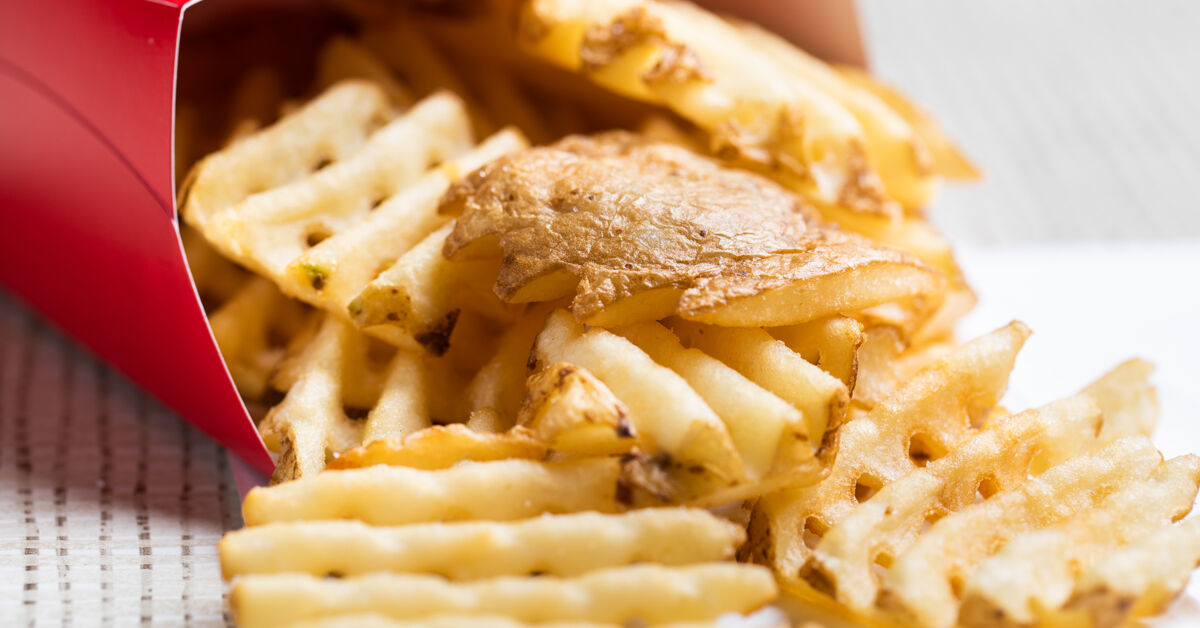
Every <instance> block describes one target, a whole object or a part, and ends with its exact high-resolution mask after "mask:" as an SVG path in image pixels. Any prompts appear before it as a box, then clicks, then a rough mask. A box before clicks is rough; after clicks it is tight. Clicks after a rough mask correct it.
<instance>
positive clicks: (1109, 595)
mask: <svg viewBox="0 0 1200 628" xmlns="http://www.w3.org/2000/svg"><path fill="white" fill-rule="evenodd" d="M1198 564H1200V517H1192V518H1190V519H1187V520H1185V521H1183V522H1182V523H1178V524H1175V525H1173V526H1166V527H1163V528H1161V529H1159V530H1158V531H1156V532H1154V533H1152V534H1148V535H1146V536H1145V537H1143V538H1141V539H1138V540H1137V541H1134V542H1133V543H1130V544H1129V545H1126V546H1125V547H1123V548H1121V549H1118V550H1115V551H1113V552H1111V553H1109V554H1106V555H1105V556H1103V557H1101V558H1100V559H1099V560H1097V561H1096V563H1095V564H1094V565H1092V567H1091V568H1090V569H1089V570H1088V571H1087V572H1086V573H1085V574H1083V576H1082V577H1081V578H1080V579H1079V581H1078V583H1077V584H1076V585H1075V590H1074V592H1073V593H1072V595H1071V599H1070V601H1069V602H1068V603H1067V604H1066V607H1065V609H1064V610H1065V612H1064V613H1063V615H1065V617H1064V619H1065V620H1067V621H1070V620H1073V619H1079V618H1084V619H1091V620H1092V621H1093V622H1094V623H1095V625H1097V626H1121V625H1124V624H1125V622H1126V621H1128V620H1130V619H1133V618H1137V617H1146V616H1149V615H1153V614H1155V613H1158V612H1160V611H1161V610H1162V609H1163V608H1164V607H1165V606H1166V604H1167V602H1169V601H1170V600H1171V599H1172V598H1174V597H1175V596H1176V595H1178V594H1179V592H1180V591H1181V590H1183V587H1184V586H1185V585H1187V581H1188V577H1189V576H1190V575H1191V573H1192V572H1193V571H1195V569H1196V566H1197V565H1198Z"/></svg>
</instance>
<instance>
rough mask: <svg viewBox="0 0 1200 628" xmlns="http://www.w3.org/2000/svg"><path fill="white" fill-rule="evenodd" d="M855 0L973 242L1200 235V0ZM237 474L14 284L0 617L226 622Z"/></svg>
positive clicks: (7, 304)
mask: <svg viewBox="0 0 1200 628" xmlns="http://www.w3.org/2000/svg"><path fill="white" fill-rule="evenodd" d="M861 6H862V12H863V20H864V23H865V27H866V37H867V41H868V45H869V46H870V52H871V56H872V63H873V66H874V69H875V71H876V72H877V73H879V74H880V75H882V76H883V77H885V78H886V79H887V80H889V81H891V82H893V83H894V84H896V85H897V86H899V87H900V88H901V89H902V90H903V91H905V92H906V93H908V94H909V95H911V96H912V97H913V98H914V99H915V100H916V101H917V102H919V103H921V104H922V105H924V106H925V107H926V108H927V109H928V110H930V111H931V112H932V113H934V114H935V115H936V117H937V118H938V119H939V120H941V121H942V122H943V124H944V126H945V127H946V128H947V130H948V131H949V132H950V133H951V135H952V136H953V137H955V138H956V139H957V140H958V141H959V142H960V143H961V144H962V145H963V146H965V147H967V148H968V149H969V153H970V154H971V155H972V157H974V158H975V159H976V161H977V162H978V163H979V165H980V166H981V167H982V168H983V169H984V170H985V172H986V174H987V177H986V179H985V181H984V182H982V183H981V184H979V185H972V186H953V187H949V188H947V189H946V190H945V191H944V193H943V194H942V196H941V198H940V199H939V201H938V202H937V203H936V204H935V206H934V208H933V210H932V216H933V219H934V220H935V221H936V222H937V223H938V224H939V225H940V226H942V227H943V229H944V230H945V231H946V232H947V233H948V234H949V235H950V237H951V238H952V239H953V240H954V241H955V242H956V243H957V244H958V245H959V246H960V247H961V248H963V249H964V250H965V251H967V252H970V251H972V250H975V249H983V248H987V249H994V248H995V247H1006V246H1015V245H1029V244H1038V243H1042V244H1047V243H1055V242H1062V241H1107V240H1124V241H1130V240H1135V241H1136V240H1160V239H1180V238H1196V237H1200V206H1198V205H1200V204H1198V202H1197V201H1196V195H1195V194H1194V193H1193V190H1191V189H1189V188H1190V186H1191V185H1192V184H1193V182H1194V180H1195V173H1196V172H1200V116H1196V115H1195V114H1194V112H1196V111H1200V39H1198V38H1196V37H1195V36H1194V32H1193V30H1194V29H1193V25H1194V24H1197V23H1200V22H1198V20H1200V3H1192V2H1187V1H1186V0H1175V1H1162V2H1155V3H1122V2H1118V1H1116V0H1108V1H1104V2H1096V1H1095V0H1091V1H1089V0H1059V1H1058V2H1054V3H1017V4H1013V3H1007V2H1002V1H1001V0H988V1H986V2H985V1H979V2H970V3H967V2H961V1H959V0H936V1H935V0H929V1H927V2H923V3H920V5H919V8H920V10H919V11H915V9H916V8H917V5H915V4H912V3H896V2H889V1H888V0H865V1H863V2H862V3H861ZM990 278H991V279H993V280H998V279H997V278H996V277H990ZM980 289H981V292H983V293H984V294H986V293H987V287H986V286H980ZM1193 339H1194V338H1193ZM230 469H231V467H230V460H229V459H228V457H227V456H226V454H225V453H224V452H223V451H222V450H221V448H219V447H218V446H216V445H215V444H214V443H213V442H211V441H209V440H208V439H207V438H206V437H204V436H203V435H201V434H199V433H198V432H196V431H195V430H193V429H191V428H190V427H188V426H187V425H186V424H185V423H183V422H182V421H180V420H178V419H177V418H176V417H175V416H174V415H173V414H172V413H171V412H169V411H167V410H165V409H163V408H162V407H161V406H160V405H159V404H157V403H156V402H155V401H154V400H152V399H150V398H148V397H147V396H146V395H144V394H143V393H141V392H140V391H139V390H137V389H136V388H135V387H134V386H132V385H131V384H130V383H129V382H127V381H126V380H125V379H123V378H122V377H121V376H120V375H119V374H117V373H115V372H113V371H112V370H110V369H109V368H107V367H106V366H104V365H103V364H101V363H99V362H98V361H97V360H95V359H94V358H93V357H91V356H90V355H89V354H88V353H86V352H85V351H83V350H82V349H80V348H79V347H77V346H76V345H74V344H73V343H72V342H71V341H70V340H68V339H65V338H64V337H63V336H62V335H60V334H59V333H58V332H57V331H55V330H54V329H53V328H51V327H49V326H48V325H47V324H46V323H44V322H42V321H40V320H39V319H38V318H37V317H36V316H35V315H34V314H32V313H31V312H30V311H28V310H27V309H25V308H24V307H23V306H22V305H20V304H18V303H17V302H15V301H14V300H12V299H11V298H10V297H7V296H5V295H4V294H3V293H2V292H0V617H4V618H11V619H15V620H17V621H20V622H21V623H30V624H33V623H36V624H37V625H46V626H51V625H55V626H57V625H87V626H91V625H96V624H97V623H98V622H97V619H99V620H100V621H99V624H101V625H134V624H137V623H147V622H149V621H153V623H154V624H155V625H189V626H223V625H225V624H226V623H228V616H227V614H226V608H225V602H224V597H223V596H224V586H223V585H222V583H221V580H220V569H219V565H218V562H217V557H216V543H217V540H218V539H219V537H220V535H221V534H222V533H223V532H224V531H225V530H228V529H231V528H234V527H237V526H238V525H240V520H241V517H240V514H239V510H238V501H237V494H236V491H235V488H234V484H233V480H232V476H231V471H230ZM22 620H24V621H22ZM13 625H16V624H13Z"/></svg>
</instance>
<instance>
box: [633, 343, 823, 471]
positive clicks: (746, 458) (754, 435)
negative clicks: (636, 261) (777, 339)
mask: <svg viewBox="0 0 1200 628" xmlns="http://www.w3.org/2000/svg"><path fill="white" fill-rule="evenodd" d="M614 331H615V332H616V333H617V334H619V335H621V336H624V337H626V338H628V339H629V340H630V341H631V342H633V343H634V344H635V345H637V346H638V348H639V349H641V350H642V351H645V352H646V354H647V355H649V356H650V358H651V359H652V360H654V361H655V362H657V363H659V364H661V365H663V366H666V367H667V368H669V369H671V370H673V371H675V372H676V373H678V374H679V375H680V376H681V377H683V379H684V380H685V381H687V383H688V385H689V386H691V387H692V389H693V390H695V391H696V392H697V393H699V394H700V396H701V398H703V399H704V401H705V403H707V404H708V406H709V407H710V408H712V409H713V411H714V412H716V413H717V416H718V417H720V418H721V421H723V422H724V423H725V427H726V429H727V430H728V431H729V435H730V438H731V439H732V440H733V444H734V446H735V447H736V448H737V451H738V455H739V456H740V457H741V459H742V462H743V463H744V464H745V467H746V471H747V474H748V475H749V476H750V478H751V480H752V481H759V480H762V479H763V478H765V477H767V476H769V475H771V474H772V473H796V474H804V473H806V472H807V473H808V474H815V473H816V465H817V463H816V461H815V460H814V459H813V446H812V444H811V443H810V442H809V440H808V429H807V427H806V426H805V423H804V415H803V413H802V412H801V411H800V410H799V409H798V408H796V407H793V406H792V405H790V404H788V402H787V401H784V400H783V399H781V398H779V397H777V396H775V395H774V394H772V393H770V392H768V391H767V390H765V389H764V388H761V387H760V386H759V385H758V384H756V383H754V382H753V381H751V380H749V379H747V378H746V377H744V376H743V375H741V374H740V373H738V372H737V371H735V370H734V369H732V368H730V367H728V366H726V365H725V364H723V363H721V361H719V360H717V359H716V358H713V357H710V356H709V355H707V354H705V353H704V352H702V351H700V350H699V349H687V348H685V347H684V346H683V344H682V343H680V342H679V339H678V338H677V337H676V336H675V334H674V333H672V332H671V330H669V329H667V328H666V327H664V326H662V325H661V324H659V323H641V324H638V325H632V326H628V327H621V328H617V329H616V330H614ZM747 349H748V350H750V351H753V350H754V347H747ZM806 464H807V465H808V467H809V468H808V469H807V470H805V469H804V467H805V465H806Z"/></svg>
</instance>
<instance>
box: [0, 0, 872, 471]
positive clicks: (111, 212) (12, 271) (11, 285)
mask: <svg viewBox="0 0 1200 628" xmlns="http://www.w3.org/2000/svg"><path fill="white" fill-rule="evenodd" d="M707 4H708V5H710V6H712V7H713V8H716V9H719V10H727V11H731V12H737V13H740V14H742V15H744V16H745V17H748V18H750V19H754V20H756V21H759V22H760V23H762V24H764V25H765V26H767V27H770V28H773V29H775V30H777V31H778V32H780V33H781V34H783V35H785V36H787V37H789V38H791V39H793V40H795V41H797V42H799V43H800V44H801V45H803V46H804V47H806V48H807V49H809V50H810V51H812V52H814V53H816V54H818V55H820V56H823V57H825V58H828V59H832V60H838V61H845V62H851V63H860V64H861V63H862V60H863V53H862V47H861V45H860V39H859V35H858V27H857V23H856V22H855V15H854V7H853V4H852V2H851V1H850V0H812V1H805V2H791V3H778V2H773V1H770V2H768V1H764V2H757V3H747V2H730V1H729V0H719V1H712V2H708V3H707ZM199 5H203V6H199ZM251 5H253V6H251ZM320 10H321V8H320V7H319V6H317V5H316V3H309V2H274V3H269V2H246V1H244V0H205V1H204V2H199V1H198V0H190V1H189V0H123V1H120V2H115V1H109V2H100V1H97V0H58V1H57V2H9V3H5V4H4V5H3V6H2V7H0V212H2V213H3V216H4V222H3V225H2V226H0V283H2V284H3V285H4V286H5V287H6V288H7V289H8V290H10V291H11V292H13V293H15V294H16V295H18V296H19V297H21V298H22V299H24V300H25V301H26V302H28V303H29V304H30V305H31V306H32V307H34V308H36V309H37V310H39V311H40V312H41V313H43V314H44V315H45V316H47V317H49V318H50V319H53V320H54V321H55V322H56V323H57V324H58V325H59V326H60V327H61V328H62V329H64V330H65V331H66V332H67V333H69V334H71V335H72V336H74V337H75V338H77V339H78V340H80V341H81V342H83V343H84V344H86V345H87V346H88V347H90V348H91V349H92V351H94V352H95V353H96V354H97V355H98V356H100V357H101V358H103V359H104V360H106V361H108V362H110V363H111V364H113V365H114V366H116V367H117V368H118V369H120V370H121V371H123V372H124V373H125V374H126V375H128V376H129V377H130V378H131V379H133V380H134V381H135V382H137V383H138V384H140V385H141V386H142V387H143V388H144V389H146V390H147V391H148V392H150V393H151V394H153V395H155V396H156V397H158V398H159V399H161V400H162V401H163V402H164V403H166V404H167V405H168V406H170V407H171V408H174V409H175V410H176V411H177V412H179V414H181V415H182V416H183V417H184V418H186V419H187V420H188V421H190V422H192V423H193V424H194V425H196V426H197V427H198V428H200V429H201V430H202V431H204V432H205V433H207V434H208V435H209V436H211V437H213V438H214V439H216V440H217V441H218V442H220V443H221V444H223V445H224V446H226V447H228V448H229V449H230V450H232V451H233V452H234V453H236V454H237V455H238V456H239V457H241V458H242V459H243V460H245V461H246V462H248V463H249V464H250V465H251V466H253V467H254V468H256V469H258V470H259V471H262V472H263V473H268V474H269V473H270V472H271V469H272V466H273V463H272V461H271V457H270V455H269V454H268V453H267V449H266V447H265V446H264V445H263V443H262V440H261V439H260V438H259V435H258V432H257V430H256V429H255V427H254V424H253V422H252V421H251V419H250V416H249V414H248V413H247V411H246V408H245V406H244V405H243V403H242V400H241V398H240V397H239V395H238V393H237V390H236V388H235V387H234V384H233V381H232V379H231V378H230V375H229V372H228V370H227V369H226V368H225V364H224V362H223V360H222V358H221V354H220V352H219V350H218V349H217V345H216V342H215V341H214V339H213V335H212V331H211V330H210V329H209V326H208V321H207V319H206V318H205V313H204V308H203V306H202V305H201V303H200V299H199V297H198V295H197V293H196V288H195V286H194V284H193V282H192V278H191V274H190V273H189V271H188V266H187V261H186V259H185V257H184V255H183V249H182V245H181V243H180V239H179V225H178V222H177V219H176V216H177V212H178V208H177V207H176V204H175V188H174V182H175V180H176V177H175V173H174V168H175V164H174V160H173V155H174V149H173V143H174V114H175V95H176V87H177V85H178V84H179V78H180V76H179V74H180V72H181V71H186V70H187V68H186V66H183V68H182V69H181V65H180V63H179V59H180V57H181V54H180V52H181V51H180V48H181V46H180V42H181V39H183V40H186V39H187V38H186V36H184V37H181V33H185V32H187V31H188V30H189V29H203V28H218V26H214V25H215V24H221V23H224V24H226V25H228V24H230V23H234V24H239V23H240V24H242V25H243V26H244V25H245V24H250V23H251V20H250V19H249V18H248V17H244V16H246V15H248V14H249V12H250V11H254V12H255V14H256V15H257V16H258V22H257V23H258V24H259V25H260V26H261V27H262V28H264V29H271V30H275V31H276V34H278V29H280V28H287V27H288V24H289V23H288V22H286V21H283V22H281V21H278V20H276V19H274V16H275V15H277V14H279V15H282V14H286V13H295V12H297V11H304V12H306V13H307V14H309V15H310V16H311V15H318V16H319V15H321V14H320V13H314V11H320ZM264 12H265V13H264ZM264 15H266V16H267V17H266V19H265V20H264V19H263V16H264ZM264 32H265V31H264ZM246 61H251V60H249V59H248V60H246Z"/></svg>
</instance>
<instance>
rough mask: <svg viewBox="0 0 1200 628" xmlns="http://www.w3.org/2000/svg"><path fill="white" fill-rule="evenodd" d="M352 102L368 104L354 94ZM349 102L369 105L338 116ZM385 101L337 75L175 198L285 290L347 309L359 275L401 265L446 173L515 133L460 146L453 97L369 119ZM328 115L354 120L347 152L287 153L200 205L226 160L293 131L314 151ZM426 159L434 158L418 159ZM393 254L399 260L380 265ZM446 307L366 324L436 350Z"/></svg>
mask: <svg viewBox="0 0 1200 628" xmlns="http://www.w3.org/2000/svg"><path fill="white" fill-rule="evenodd" d="M360 101H366V102H368V103H371V104H370V105H360V104H359V103H360ZM356 106H358V107H363V108H366V109H368V110H369V113H370V115H365V116H360V117H359V118H358V119H355V118H353V117H349V116H347V111H345V110H346V109H348V108H353V107H356ZM387 107H388V105H387V99H386V98H385V97H384V96H383V94H382V92H381V90H380V88H378V87H375V86H373V85H371V84H368V83H362V82H348V83H343V84H339V85H338V86H335V87H333V88H330V90H328V91H327V92H326V93H325V94H323V95H322V96H321V97H319V98H317V99H316V100H314V101H313V102H312V103H310V104H309V105H306V106H305V107H303V108H302V109H301V110H299V111H297V112H296V113H294V114H293V115H291V116H289V117H288V118H286V119H285V120H283V121H281V122H280V123H279V124H277V125H275V126H274V127H272V128H271V129H268V130H265V131H263V132H262V133H260V134H258V135H257V136H256V137H255V138H253V139H254V141H250V142H249V143H247V142H241V143H239V144H237V145H235V146H232V147H230V148H229V149H227V150H226V151H224V152H222V153H217V154H216V155H214V156H210V157H209V158H207V159H206V160H205V161H204V162H202V163H201V164H200V166H198V168H197V173H196V174H195V183H194V184H193V185H192V188H191V190H192V193H191V194H189V195H188V200H187V203H186V204H185V206H184V216H185V218H187V219H188V220H190V221H192V222H193V223H194V224H196V225H197V226H198V227H199V228H200V229H201V230H202V231H203V232H204V233H205V235H206V237H207V238H208V239H209V240H210V241H211V242H213V243H214V244H216V245H217V246H218V247H219V248H221V249H222V250H223V251H224V252H225V253H227V254H229V255H231V256H232V257H233V258H234V259H236V260H237V261H239V262H241V263H243V264H245V265H246V266H248V267H249V268H251V269H254V270H256V271H258V272H260V273H262V274H263V275H265V276H267V277H269V278H270V279H272V280H273V281H275V282H276V283H277V284H278V285H279V286H280V287H281V288H282V289H283V291H284V292H285V293H288V294H289V295H292V296H295V297H297V298H299V299H302V300H305V301H307V302H309V303H312V304H313V305H316V306H318V307H321V308H324V309H325V310H327V311H329V312H331V313H332V314H334V315H335V316H339V317H343V318H349V317H350V313H349V312H348V311H347V309H346V308H347V305H348V304H350V302H351V301H353V300H354V299H355V297H356V296H357V295H358V293H359V291H361V290H362V289H363V288H364V287H365V286H366V285H367V283H368V282H370V281H371V280H372V279H374V278H375V276H376V275H377V274H379V273H380V272H381V271H382V272H383V273H384V274H387V273H388V272H393V273H395V272H403V270H404V269H405V268H406V255H405V254H406V253H408V252H409V251H410V249H413V248H419V247H420V244H421V243H422V242H423V241H424V240H426V239H427V237H428V236H430V234H432V233H435V232H437V230H438V229H439V227H441V226H442V225H443V224H444V223H445V219H444V218H442V217H440V216H438V215H437V212H436V207H437V199H438V198H439V197H440V196H441V194H442V192H443V191H444V190H445V189H446V188H447V187H448V186H449V185H450V183H451V181H452V180H453V178H455V177H457V176H459V175H460V174H462V173H464V172H467V171H470V170H473V169H474V168H476V167H478V166H479V165H482V164H483V163H486V162H487V161H489V160H491V159H493V158H495V157H497V156H499V155H502V154H504V153H505V152H507V151H510V150H513V149H515V148H519V147H521V146H523V143H524V140H523V139H522V138H521V137H520V136H519V135H517V134H515V133H513V132H502V133H500V134H498V135H496V136H494V137H492V138H490V139H488V140H486V141H484V142H483V143H482V144H480V145H479V146H478V147H476V148H474V149H473V150H471V149H470V129H469V127H468V125H467V121H466V118H465V114H464V112H463V109H462V104H461V103H460V102H459V101H458V100H457V99H456V98H455V97H453V96H451V95H448V94H445V93H442V94H435V95H434V96H431V97H429V98H427V99H425V100H424V101H422V102H420V103H418V104H416V105H414V106H413V107H412V109H410V110H409V111H407V112H406V113H405V114H404V115H402V116H400V117H398V118H396V119H394V120H392V121H390V122H387V123H386V124H384V125H383V126H382V127H379V128H378V130H375V127H376V126H378V125H379V124H381V120H380V118H384V119H386V116H387V115H390V114H389V113H388V108H387ZM330 116H347V118H348V119H346V124H347V125H355V124H357V125H359V128H358V129H357V133H356V134H353V135H355V136H356V137H357V139H358V140H359V142H361V146H356V147H353V148H354V150H351V149H350V148H346V149H345V152H346V153H347V154H346V155H344V156H341V158H335V159H333V160H332V161H330V163H328V164H327V165H324V166H323V167H321V168H319V169H317V170H316V171H315V172H312V173H311V174H308V172H307V171H306V170H302V169H299V168H296V167H294V166H297V164H285V165H284V166H283V167H284V168H286V169H288V170H292V172H290V173H289V174H290V175H291V176H290V177H288V178H287V179H284V178H283V177H278V178H277V179H278V180H274V179H270V178H268V179H267V181H269V183H267V184H266V187H267V189H266V190H265V191H261V192H257V193H254V194H247V193H245V192H243V193H239V194H233V193H231V194H230V195H229V197H228V198H227V199H223V200H224V201H225V202H226V203H227V204H226V205H225V206H224V207H220V208H213V209H205V208H206V207H208V205H207V202H208V200H207V199H209V197H210V196H212V195H213V194H215V192H213V191H211V190H209V189H208V188H210V187H215V186H214V185H210V184H209V183H208V181H210V180H212V181H217V180H223V179H222V177H224V176H226V174H227V171H228V170H229V169H230V168H233V167H237V166H239V165H243V164H244V163H245V162H248V161H252V160H253V157H259V156H260V153H261V152H262V151H278V150H280V149H279V148H278V147H273V146H272V145H279V146H285V145H288V144H289V143H297V142H300V141H302V140H300V139H297V138H294V137H292V136H293V135H296V136H300V137H301V138H308V139H309V140H310V141H312V142H313V143H314V144H315V145H316V146H315V147H309V146H305V147H303V149H302V150H303V152H306V153H312V154H314V155H319V154H321V151H323V150H324V148H323V147H322V146H321V144H323V140H324V141H328V140H327V138H323V137H321V136H320V133H313V132H312V131H311V129H310V127H313V126H318V125H320V124H325V122H326V121H325V120H324V118H326V117H330ZM333 132H334V131H333V130H331V131H330V133H333ZM342 132H343V133H346V132H345V131H342ZM256 151H257V152H256ZM435 164H440V165H439V166H438V167H437V168H434V169H433V170H428V168H430V167H431V166H434V165H435ZM306 174H308V176H305V175H306ZM295 179H300V180H295ZM289 180H290V181H289ZM259 185H263V184H262V183H260V184H259ZM196 193H199V194H200V196H199V197H197V196H196ZM189 207H192V209H189ZM398 259H399V261H398ZM393 264H397V266H398V267H399V268H400V270H395V269H393V270H392V271H388V268H389V266H392V265H393ZM423 270H424V269H419V270H418V272H422V271H423ZM464 270H466V271H476V270H478V269H477V268H475V267H468V268H466V269H464ZM466 274H467V273H465V272H464V273H460V275H463V276H465V275H466ZM426 276H427V275H426ZM439 278H440V277H439ZM455 285H456V284H451V285H450V287H448V288H445V289H446V290H450V291H451V296H452V297H455V296H457V294H458V293H457V292H454V290H455V288H454V286H455ZM433 286H438V287H440V286H441V284H428V283H427V284H425V287H426V288H428V289H433ZM477 294H480V295H487V292H486V291H484V292H482V293H480V292H477ZM406 296H412V295H406ZM488 296H490V295H488ZM486 300H487V297H481V298H476V299H474V301H486ZM491 300H492V301H495V299H494V297H492V298H491ZM438 304H439V305H440V306H443V307H444V308H446V309H449V308H450V307H452V306H454V305H457V302H454V303H447V302H446V299H445V298H444V297H443V298H442V299H441V300H440V301H439V302H438ZM502 310H503V307H502V306H501V305H499V304H498V303H497V304H495V305H493V306H492V311H493V312H496V311H502ZM456 312H457V310H454V311H452V312H440V311H439V312H438V313H437V314H438V315H437V316H435V317H434V318H435V319H436V321H426V320H423V319H422V320H421V321H420V324H418V322H417V321H413V320H410V321H408V323H409V327H411V329H410V328H409V327H403V326H395V325H388V326H381V327H377V328H373V329H370V330H368V331H369V333H371V334H373V335H376V336H379V337H382V338H383V339H385V340H387V341H389V342H392V343H393V344H397V345H400V346H409V345H411V344H412V340H411V339H412V338H413V337H414V336H415V338H416V339H417V341H418V342H421V343H422V344H424V345H425V346H427V347H433V348H434V349H435V350H436V349H438V348H441V349H443V350H444V344H445V337H446V336H447V335H448V333H449V331H450V328H452V326H453V320H454V316H456ZM448 317H449V322H448V323H447V320H448Z"/></svg>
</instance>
